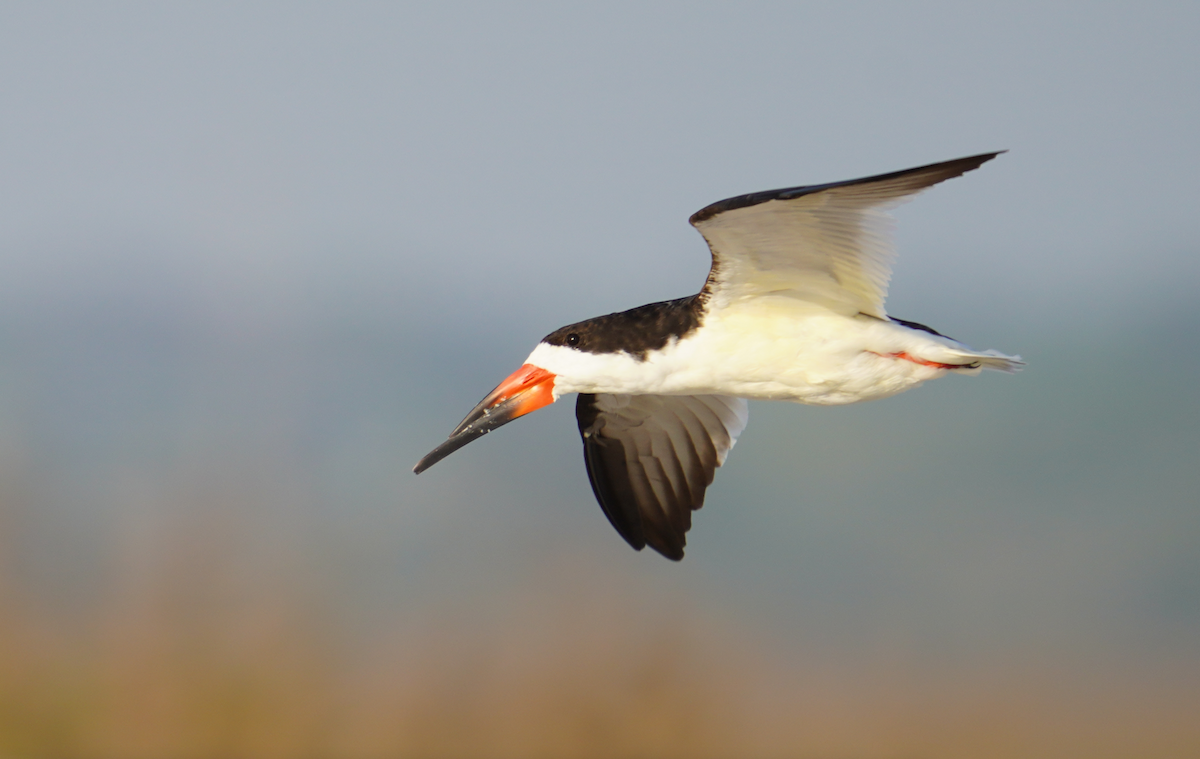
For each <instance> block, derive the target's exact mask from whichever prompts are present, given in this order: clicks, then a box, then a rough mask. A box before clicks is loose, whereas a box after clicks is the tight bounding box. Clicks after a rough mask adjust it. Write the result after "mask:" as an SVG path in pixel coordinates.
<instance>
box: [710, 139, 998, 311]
mask: <svg viewBox="0 0 1200 759" xmlns="http://www.w3.org/2000/svg"><path fill="white" fill-rule="evenodd" d="M997 155H999V153H985V154H983V155H977V156H970V157H968V158H959V159H957V160H954V161H945V162H943V163H935V164H931V165H929V166H921V167H918V168H915V169H907V170H905V171H897V172H893V173H891V174H880V175H878V176H873V177H865V178H863V179H852V180H849V181H846V182H834V183H832V184H822V185H809V186H804V187H789V188H785V189H782V190H768V191H766V192H756V193H751V194H749V195H740V196H738V197H736V198H729V199H727V200H722V201H720V202H718V203H713V204H712V205H710V206H708V207H706V208H703V209H701V210H700V211H697V212H696V213H695V214H693V215H692V218H691V223H692V225H693V226H695V227H696V228H697V229H698V230H699V231H700V234H702V235H704V239H705V240H706V241H707V242H708V246H709V248H710V249H711V250H712V257H713V265H712V270H711V271H710V272H709V275H708V282H707V283H706V284H705V287H704V292H705V293H706V294H707V297H708V298H709V300H710V303H712V305H713V306H714V307H716V308H721V307H723V306H725V305H728V304H729V303H731V302H733V301H736V300H740V299H743V298H752V297H756V296H762V295H766V294H777V295H778V294H786V295H789V296H791V297H795V298H799V299H802V300H806V301H810V302H813V303H818V304H820V305H823V306H826V307H828V308H832V309H834V310H836V311H839V312H842V313H847V314H854V313H864V314H869V315H871V316H876V317H879V318H880V319H886V318H887V314H886V313H885V311H884V308H883V302H884V300H885V299H886V297H887V286H888V281H889V280H890V279H891V276H892V270H891V264H892V259H893V257H894V250H893V243H892V218H891V216H890V215H889V214H888V210H889V209H891V208H894V207H896V206H898V205H900V204H901V203H904V202H906V201H907V200H910V199H911V198H912V197H913V196H914V195H916V194H917V193H919V192H920V191H922V190H924V189H926V188H928V187H932V186H933V185H935V184H937V183H939V182H943V181H945V180H947V179H951V178H953V177H957V176H959V175H961V174H964V173H966V172H968V171H971V170H972V169H976V168H978V167H979V166H981V165H983V164H984V163H985V162H987V161H990V160H991V159H993V158H995V157H996V156H997Z"/></svg>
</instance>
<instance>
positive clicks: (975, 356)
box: [946, 349, 1025, 374]
mask: <svg viewBox="0 0 1200 759" xmlns="http://www.w3.org/2000/svg"><path fill="white" fill-rule="evenodd" d="M947 353H949V354H950V355H952V356H954V358H955V359H956V360H955V361H953V362H949V361H947V362H946V363H955V364H958V363H959V362H960V361H961V363H962V370H963V371H968V372H969V371H972V370H974V371H976V372H977V371H978V370H980V369H995V370H996V371H1000V372H1008V373H1009V374H1012V373H1013V372H1019V371H1021V369H1023V368H1024V367H1025V362H1024V361H1022V360H1021V357H1020V356H1006V355H1004V354H1003V353H1000V352H999V351H993V350H987V351H974V350H954V349H951V350H949V351H947Z"/></svg>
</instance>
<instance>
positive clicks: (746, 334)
mask: <svg viewBox="0 0 1200 759" xmlns="http://www.w3.org/2000/svg"><path fill="white" fill-rule="evenodd" d="M754 305H756V306H759V305H761V303H757V302H756V303H755V304H754ZM763 311H766V313H763ZM721 316H722V318H720V319H715V320H710V321H709V322H708V323H706V324H705V326H704V328H702V329H700V330H697V332H696V333H694V335H693V336H691V337H690V338H688V339H685V340H682V341H680V342H679V343H678V344H676V345H675V346H673V348H672V349H668V350H667V351H664V352H663V354H662V355H661V356H656V357H653V358H651V361H652V362H655V363H657V362H658V361H661V362H662V363H663V364H664V365H665V366H664V368H667V366H670V371H667V372H665V373H664V375H663V376H662V380H661V385H660V390H659V392H661V393H664V394H698V393H721V394H726V395H736V396H740V397H743V398H759V399H767V400H790V401H797V402H799V403H812V404H820V405H837V404H844V403H855V402H857V401H865V400H872V399H875V398H885V397H887V396H889V395H895V394H896V393H900V392H903V391H905V390H908V389H910V388H913V387H916V386H917V385H919V384H921V383H922V382H925V381H927V380H931V379H935V378H937V377H941V376H942V375H944V374H946V370H945V369H940V368H936V367H930V366H924V365H921V364H918V363H914V362H912V361H906V360H902V359H897V358H894V357H891V356H890V355H889V354H896V353H902V352H909V353H910V354H912V352H913V351H914V350H915V349H917V348H918V347H924V346H916V345H913V342H914V340H913V338H912V336H911V334H910V333H911V332H912V331H911V330H908V329H905V328H900V327H897V326H896V325H893V324H890V323H887V322H881V321H879V320H877V319H870V318H867V317H857V318H855V317H846V316H842V315H840V314H836V313H833V312H830V311H827V310H825V309H814V308H813V307H811V306H808V305H807V304H804V307H803V308H796V309H789V308H779V307H776V308H767V309H763V308H753V309H746V310H745V311H743V312H742V313H737V312H735V313H732V314H730V313H728V312H726V313H723V314H722V315H721ZM931 337H932V336H931ZM916 342H919V343H926V342H933V341H932V340H924V339H923V338H922V337H920V336H918V337H917V338H916Z"/></svg>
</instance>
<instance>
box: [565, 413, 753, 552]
mask: <svg viewBox="0 0 1200 759" xmlns="http://www.w3.org/2000/svg"><path fill="white" fill-rule="evenodd" d="M575 413H576V417H577V420H578V422H579V432H580V435H581V436H582V437H583V448H584V460H585V462H586V463H587V469H588V478H589V479H590V480H591V483H592V492H593V493H594V494H595V495H596V500H597V501H599V503H600V507H601V508H602V509H603V510H604V514H605V515H606V516H607V517H608V520H609V522H611V523H612V526H613V527H614V528H615V529H616V530H617V532H618V533H620V535H621V537H623V538H625V540H626V541H627V542H628V543H629V544H630V545H631V546H633V547H634V548H636V549H638V550H641V549H642V548H644V547H645V546H647V545H649V546H650V547H651V548H653V549H654V550H656V551H658V552H659V553H661V554H662V555H663V556H666V557H667V558H669V559H674V560H676V561H678V560H679V559H682V558H683V549H684V546H685V544H686V539H685V534H686V533H687V531H688V530H689V529H690V528H691V526H692V512H693V511H695V510H696V509H699V508H700V507H701V506H703V505H704V493H705V490H706V489H707V487H708V486H709V485H710V484H711V483H712V480H713V474H714V472H715V471H716V468H717V467H719V466H721V464H722V463H724V461H725V456H726V454H728V452H729V449H730V448H732V447H733V445H734V443H735V442H736V441H737V437H738V435H740V434H741V432H742V430H743V429H745V427H746V419H747V415H748V406H747V403H746V401H745V400H744V399H741V398H732V397H726V396H719V395H686V396H674V395H671V396H666V395H612V394H588V393H581V394H580V395H579V400H578V402H577V403H576V407H575Z"/></svg>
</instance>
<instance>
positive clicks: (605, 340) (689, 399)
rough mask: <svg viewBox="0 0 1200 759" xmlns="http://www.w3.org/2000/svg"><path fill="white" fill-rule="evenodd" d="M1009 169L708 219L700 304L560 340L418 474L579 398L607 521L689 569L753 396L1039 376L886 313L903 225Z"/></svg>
mask: <svg viewBox="0 0 1200 759" xmlns="http://www.w3.org/2000/svg"><path fill="white" fill-rule="evenodd" d="M1000 152H1003V151H1000ZM997 155H999V153H985V154H983V155H977V156H971V157H969V158H959V159H958V160H954V161H946V162H944V163H935V164H931V165H929V166H921V167H918V168H915V169H908V170H906V171H897V172H893V173H891V174H880V175H878V176H873V177H865V178H863V179H852V180H849V181H846V182H833V183H830V184H820V185H810V186H806V187H789V188H786V189H782V190H767V191H765V192H755V193H751V194H749V195H739V196H738V197H736V198H729V199H728V200H722V201H720V202H719V203H713V204H712V205H710V206H708V207H707V208H702V209H701V210H699V211H697V212H696V213H695V214H693V215H692V217H691V219H690V221H691V224H692V226H694V227H696V229H698V230H699V231H700V234H702V235H703V236H704V239H705V240H706V241H707V242H708V246H709V248H710V249H711V250H712V269H711V270H710V271H709V273H708V279H707V281H706V282H705V283H704V287H703V289H701V290H700V292H699V293H697V294H696V295H692V296H690V297H687V298H679V299H678V300H669V301H664V302H662V303H651V304H649V305H646V306H641V307H639V308H634V309H631V310H629V311H622V312H621V313H616V314H608V315H607V316H598V317H596V318H594V319H588V320H587V321H582V322H579V323H578V324H571V325H569V326H566V327H563V328H562V329H559V330H555V331H554V332H551V333H550V334H549V335H547V336H546V337H545V338H544V339H543V340H542V341H541V342H540V343H538V345H537V347H536V348H534V350H533V353H531V354H529V358H527V359H525V363H524V364H523V365H522V366H521V368H520V369H518V370H517V371H515V372H513V373H512V375H510V376H509V377H508V378H507V379H506V380H504V381H503V382H501V383H500V385H499V386H498V387H497V388H496V389H495V390H493V391H492V392H491V393H489V394H488V395H487V397H486V398H484V399H483V400H482V401H480V402H479V405H477V406H476V407H475V408H474V409H472V410H471V413H470V414H468V415H467V418H466V419H463V421H462V423H461V424H459V425H458V426H457V427H455V428H454V431H453V432H451V433H450V437H449V438H448V439H447V440H446V442H444V443H442V444H441V445H439V446H438V447H437V448H435V449H433V451H431V452H430V453H429V455H428V456H426V457H425V458H423V459H421V461H420V462H418V464H417V465H416V467H415V468H414V469H413V471H414V472H416V473H418V474H420V473H421V472H423V471H425V470H426V469H428V468H429V467H431V466H433V465H434V464H436V463H437V462H439V461H441V460H442V459H443V458H445V457H446V456H448V455H450V454H451V453H453V452H454V451H456V450H458V449H459V448H461V447H463V446H464V445H466V444H467V443H469V442H471V441H472V440H475V439H476V438H478V437H480V436H482V435H484V434H486V433H488V432H491V431H492V430H494V429H496V428H497V427H499V426H501V425H503V424H507V423H508V422H510V421H512V420H513V419H516V418H518V417H520V416H524V415H525V414H528V413H529V412H531V411H534V410H536V409H539V408H541V407H543V406H546V405H548V404H550V403H553V402H554V401H556V400H558V399H559V397H561V396H563V395H566V394H568V393H578V394H579V397H578V400H577V401H576V406H575V416H576V418H577V420H578V422H579V432H580V434H581V435H582V436H583V451H584V460H585V461H586V462H587V472H588V477H589V478H590V479H591V482H592V491H593V492H594V493H595V495H596V500H597V501H599V502H600V506H601V508H603V509H604V513H605V515H606V516H607V517H608V520H609V521H610V522H611V523H612V526H613V527H615V528H616V530H617V532H619V533H620V534H621V537H623V538H625V540H626V541H628V542H629V544H630V545H631V546H633V547H634V548H635V549H637V550H641V549H642V548H644V547H645V546H647V545H649V546H650V547H651V548H653V549H654V550H656V551H658V552H659V553H661V554H662V555H663V556H666V557H667V558H668V559H673V560H676V561H678V560H679V559H682V558H683V548H684V544H685V539H684V536H685V533H686V532H687V531H688V529H689V528H690V527H691V525H692V514H691V512H692V511H694V510H696V509H699V508H700V507H701V506H702V505H703V503H704V491H705V489H706V488H707V487H708V486H709V485H710V484H712V480H713V474H714V472H715V471H716V468H717V467H719V466H721V465H722V464H723V463H724V462H725V457H726V456H727V455H728V453H729V450H730V449H731V448H733V444H734V443H735V442H736V441H737V438H738V435H740V434H741V432H742V430H743V429H745V427H746V420H747V416H748V408H747V402H746V399H748V398H754V399H763V400H782V401H796V402H799V403H812V404H821V405H837V404H843V403H855V402H858V401H866V400H873V399H875V398H885V397H887V396H889V395H895V394H896V393H900V392H903V391H905V390H908V389H910V388H913V387H916V386H917V385H920V384H921V383H923V382H925V381H926V380H931V379H936V378H938V377H941V376H944V375H946V374H978V373H979V372H980V370H982V369H999V370H1001V371H1008V372H1012V371H1016V370H1017V369H1018V368H1020V367H1021V366H1022V363H1021V360H1020V357H1018V356H1006V355H1003V354H1001V353H997V352H996V351H991V350H988V351H977V350H974V349H972V348H969V347H967V346H966V345H964V344H962V343H960V342H958V341H956V340H952V339H950V338H949V337H946V336H945V335H943V334H941V333H939V332H936V331H934V330H933V329H930V328H929V327H926V326H924V325H921V324H917V323H915V322H909V321H904V320H903V319H895V318H892V317H890V316H888V315H887V313H886V312H885V311H884V308H883V301H884V298H885V297H886V295H887V285H888V280H889V279H890V278H891V261H892V257H893V251H892V241H891V234H890V228H891V221H892V219H891V216H889V215H888V213H887V211H888V210H889V209H891V208H893V207H895V206H897V205H900V204H901V203H903V202H905V201H907V200H909V199H910V198H911V197H912V196H914V195H916V194H917V193H919V192H920V191H922V190H924V189H925V188H927V187H932V186H933V185H935V184H938V183H939V182H942V181H945V180H947V179H951V178H953V177H957V176H959V175H961V174H964V173H966V172H968V171H971V170H972V169H976V168H979V166H981V165H982V164H983V163H984V162H986V161H990V160H991V159H993V158H995V157H996V156H997Z"/></svg>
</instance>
